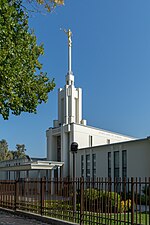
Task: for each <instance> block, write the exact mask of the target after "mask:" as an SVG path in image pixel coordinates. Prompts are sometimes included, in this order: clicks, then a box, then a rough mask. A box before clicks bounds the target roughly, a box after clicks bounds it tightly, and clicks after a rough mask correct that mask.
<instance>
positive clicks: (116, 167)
mask: <svg viewBox="0 0 150 225" xmlns="http://www.w3.org/2000/svg"><path fill="white" fill-rule="evenodd" d="M114 177H115V178H118V177H119V151H115V152H114Z"/></svg>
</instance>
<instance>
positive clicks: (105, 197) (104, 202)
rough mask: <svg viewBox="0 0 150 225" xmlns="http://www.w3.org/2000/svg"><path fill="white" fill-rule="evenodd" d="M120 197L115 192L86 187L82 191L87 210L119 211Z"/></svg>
mask: <svg viewBox="0 0 150 225" xmlns="http://www.w3.org/2000/svg"><path fill="white" fill-rule="evenodd" d="M120 200H121V197H120V195H119V194H118V193H116V192H109V191H104V190H97V189H95V188H88V189H86V190H85V191H84V206H85V208H86V210H89V211H100V212H110V211H111V212H115V211H120V208H121V206H120V204H121V201H120Z"/></svg>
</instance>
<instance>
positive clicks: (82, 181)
mask: <svg viewBox="0 0 150 225" xmlns="http://www.w3.org/2000/svg"><path fill="white" fill-rule="evenodd" d="M83 220H84V178H83V177H81V178H80V225H83Z"/></svg>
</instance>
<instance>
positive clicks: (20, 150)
mask: <svg viewBox="0 0 150 225" xmlns="http://www.w3.org/2000/svg"><path fill="white" fill-rule="evenodd" d="M25 151H26V149H25V145H24V144H17V145H16V150H15V151H12V152H11V153H12V155H13V159H22V158H26V153H25Z"/></svg>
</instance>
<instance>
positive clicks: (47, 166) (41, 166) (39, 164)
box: [0, 161, 64, 171]
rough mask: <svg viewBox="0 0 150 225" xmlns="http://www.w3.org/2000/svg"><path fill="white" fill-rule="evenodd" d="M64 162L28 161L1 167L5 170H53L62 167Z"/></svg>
mask: <svg viewBox="0 0 150 225" xmlns="http://www.w3.org/2000/svg"><path fill="white" fill-rule="evenodd" d="M63 165H64V162H55V161H35V162H27V163H24V164H21V165H14V166H4V167H0V170H3V171H27V170H52V169H56V168H59V167H62V166H63Z"/></svg>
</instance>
